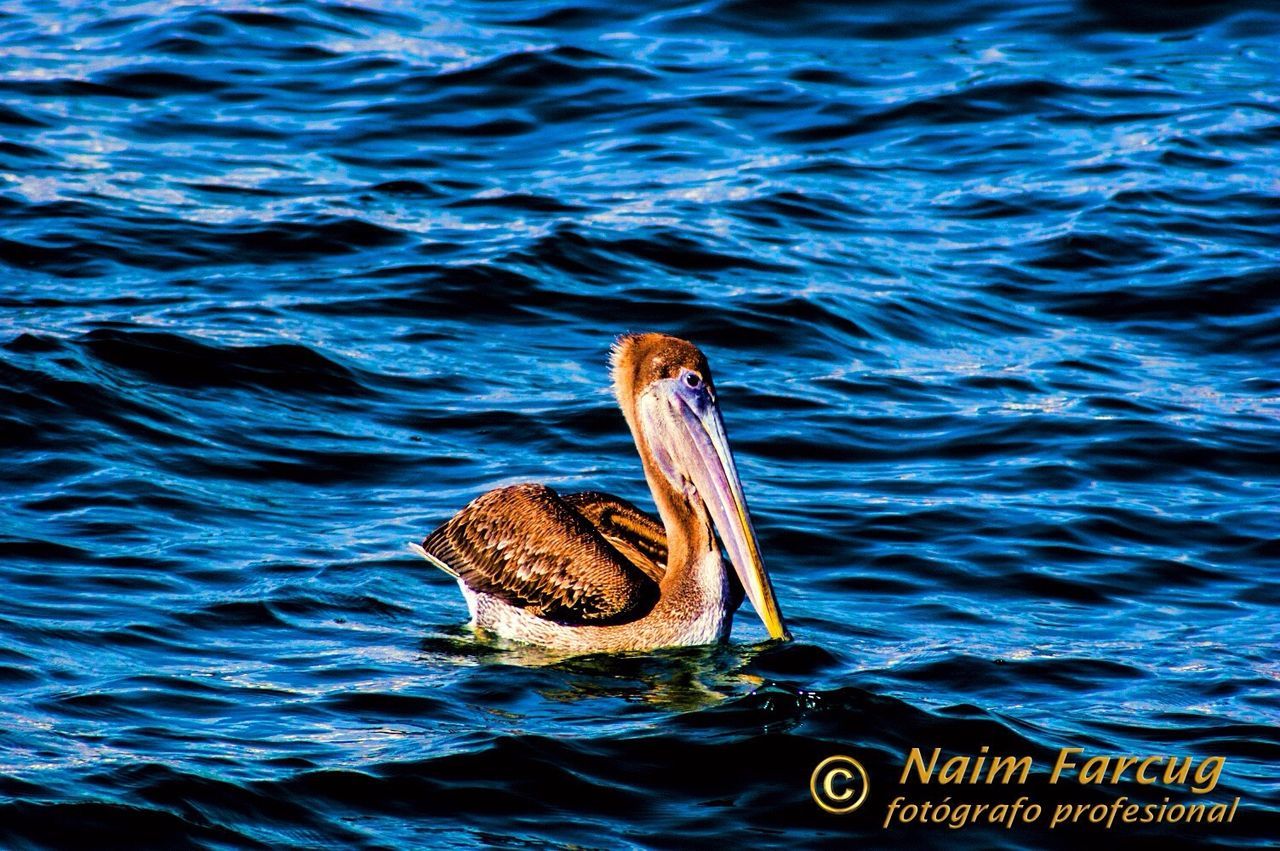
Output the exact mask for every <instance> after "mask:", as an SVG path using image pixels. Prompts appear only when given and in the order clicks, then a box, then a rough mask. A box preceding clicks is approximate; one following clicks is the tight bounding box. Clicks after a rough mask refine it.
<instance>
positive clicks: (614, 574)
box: [422, 484, 658, 625]
mask: <svg viewBox="0 0 1280 851" xmlns="http://www.w3.org/2000/svg"><path fill="white" fill-rule="evenodd" d="M632 509H633V510H635V509H634V507H632ZM422 548H423V549H424V550H426V552H427V553H428V554H429V555H430V556H431V557H432V559H433V561H438V562H441V563H442V565H443V566H447V568H448V570H449V571H450V572H451V573H453V574H454V575H456V576H457V577H458V579H459V580H460V581H461V582H463V583H465V584H466V586H467V587H468V588H470V589H471V590H472V591H476V592H478V593H483V594H490V595H493V596H495V597H498V598H500V599H502V600H503V601H504V602H506V603H508V604H510V605H512V606H516V607H518V608H521V609H525V610H526V611H528V612H529V613H530V614H533V615H536V616H538V617H541V618H546V619H547V620H550V621H555V622H556V623H562V624H567V625H586V624H595V625H603V624H612V623H624V622H626V621H629V620H633V619H635V618H638V617H641V616H643V615H644V614H645V613H647V612H648V611H649V609H651V608H652V607H653V604H654V602H656V601H657V598H658V585H657V583H656V582H655V581H654V580H653V579H651V578H650V577H649V576H648V575H647V573H648V571H646V570H642V569H641V568H639V567H637V566H636V565H635V564H633V563H632V562H631V561H629V560H628V559H627V558H626V557H625V556H624V555H622V554H621V553H620V552H619V551H618V550H617V549H615V548H614V547H613V546H611V545H610V543H609V541H608V540H607V539H606V537H604V536H603V535H602V534H601V533H600V532H599V531H598V530H597V529H596V528H595V527H594V525H593V524H592V523H591V522H589V520H588V519H587V518H586V517H584V516H583V515H582V514H580V513H579V512H578V511H576V510H575V509H574V508H573V507H572V506H571V505H569V504H567V502H566V501H565V500H563V499H561V498H560V496H559V495H558V494H556V492H555V491H553V490H551V489H550V488H548V487H545V486H543V485H533V484H528V485H513V486H511V487H506V488H499V489H497V490H492V491H489V492H488V493H486V494H484V495H483V496H480V497H479V498H477V499H476V500H475V501H473V502H472V503H471V504H470V505H468V506H467V507H466V508H464V509H462V510H461V511H459V512H458V513H457V514H455V515H454V516H453V517H452V518H450V519H449V521H448V522H446V523H445V524H444V525H443V526H441V527H440V528H438V529H436V530H435V531H434V532H432V533H431V534H430V535H428V536H427V539H426V540H425V541H423V542H422Z"/></svg>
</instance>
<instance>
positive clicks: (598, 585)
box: [411, 334, 790, 653]
mask: <svg viewBox="0 0 1280 851" xmlns="http://www.w3.org/2000/svg"><path fill="white" fill-rule="evenodd" d="M612 367H613V389H614V393H615V394H616V395H617V398H618V404H619V405H620V406H621V407H622V413H623V415H624V416H625V417H626V420H627V425H629V426H630V427H631V436H632V437H633V438H634V439H635V442H636V450H637V451H638V452H639V453H640V460H641V462H642V463H643V465H644V475H645V478H646V479H647V480H648V482H649V489H650V490H651V491H652V492H653V501H654V503H655V505H656V506H657V508H658V515H659V516H660V517H661V518H662V522H661V524H659V523H658V522H657V521H655V520H654V519H653V518H652V517H650V516H649V515H647V514H645V513H644V512H642V511H640V510H639V509H638V508H636V507H635V506H633V505H631V504H630V503H628V502H626V501H625V500H622V499H619V498H617V497H614V496H609V495H608V494H602V493H594V492H588V493H575V494H567V495H565V496H560V495H558V494H557V493H556V492H555V491H553V490H551V489H550V488H548V487H546V486H544V485H536V484H523V485H512V486H510V487H505V488H498V489H497V490H492V491H489V492H488V493H486V494H484V495H483V496H480V497H478V498H477V499H476V500H475V501H474V502H472V503H471V504H470V505H468V506H467V507H466V508H463V509H462V510H461V511H459V512H458V513H457V514H455V515H454V516H453V517H452V518H451V519H450V520H448V521H447V522H446V523H445V524H444V525H442V526H441V527H440V528H438V529H436V530H435V531H434V532H432V533H431V534H430V535H428V536H427V539H426V540H425V541H423V542H422V545H421V546H418V545H416V544H414V545H411V546H412V547H413V549H414V550H415V551H416V552H417V553H418V554H419V555H421V556H423V557H424V558H426V559H427V560H428V561H429V562H431V563H432V564H433V565H435V566H436V567H438V568H440V569H441V570H443V571H445V572H446V573H448V574H449V575H450V576H452V577H454V578H455V579H457V580H458V586H459V587H460V588H461V589H462V595H463V596H464V597H465V598H466V601H467V608H468V609H469V610H470V613H471V620H472V624H473V625H474V626H475V627H476V628H478V629H480V630H484V631H487V632H490V633H494V634H496V635H498V636H500V637H503V638H508V639H513V640H516V641H522V642H527V643H530V644H537V645H542V646H544V647H549V648H554V649H557V650H568V651H573V652H579V653H584V652H607V651H620V650H646V649H650V648H656V647H671V646H678V645H690V644H710V643H713V642H716V641H722V640H724V639H726V638H727V637H728V634H729V629H730V616H731V615H732V613H733V611H734V610H735V609H736V608H737V607H738V605H739V604H740V603H741V602H742V594H743V591H745V593H746V596H747V597H748V598H749V599H750V600H751V605H752V606H753V607H755V610H756V612H757V614H759V615H760V619H761V620H763V621H764V625H765V627H766V629H768V631H769V636H770V637H771V638H790V635H789V634H788V633H787V629H786V627H785V626H784V625H783V622H782V612H781V611H780V610H779V609H778V603H777V601H776V600H775V599H774V594H773V586H772V585H771V584H770V582H769V575H768V574H767V573H766V572H765V569H764V564H763V563H762V561H761V559H760V547H759V544H758V543H757V541H756V534H755V529H753V528H752V525H751V517H750V515H749V514H748V513H747V503H746V500H745V498H744V497H743V495H742V485H741V483H740V482H739V481H738V472H737V469H736V468H735V467H734V463H733V455H732V454H731V453H730V452H729V442H728V439H727V438H726V437H725V433H724V423H723V422H722V421H721V419H720V409H719V407H718V406H717V405H716V391H715V385H714V384H713V383H712V380H711V370H710V368H709V367H708V366H707V359H706V358H705V357H704V356H703V354H702V352H700V351H699V350H698V348H697V347H696V346H694V345H693V344H692V343H689V342H686V341H684V340H680V339H677V338H675V337H667V336H664V335H661V334H628V335H625V336H622V337H620V338H618V341H617V342H616V343H615V344H614V347H613V353H612ZM713 524H714V532H718V533H719V535H720V540H721V541H722V542H723V544H724V548H725V550H726V551H727V552H728V554H729V560H730V561H731V562H732V563H733V567H734V570H735V572H736V574H737V577H736V580H735V579H734V578H733V577H731V576H730V575H729V573H728V572H727V571H726V570H725V567H724V564H723V562H722V561H721V558H720V549H719V547H718V546H717V545H716V541H715V537H714V533H713ZM739 582H740V583H741V585H740V586H739Z"/></svg>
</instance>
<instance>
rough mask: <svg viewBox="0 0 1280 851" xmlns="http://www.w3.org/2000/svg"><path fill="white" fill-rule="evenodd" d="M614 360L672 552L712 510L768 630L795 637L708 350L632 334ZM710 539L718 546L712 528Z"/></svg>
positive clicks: (619, 389) (616, 385)
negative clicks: (687, 529)
mask: <svg viewBox="0 0 1280 851" xmlns="http://www.w3.org/2000/svg"><path fill="white" fill-rule="evenodd" d="M612 362H613V387H614V392H615V393H616V394H617V397H618V404H619V405H620V406H621V408H622V412H623V414H624V415H625V416H626V419H627V424H628V425H629V426H630V427H631V434H632V437H633V438H634V439H635V442H636V448H637V449H638V450H639V452H640V456H641V459H642V460H643V461H644V468H645V475H646V477H647V478H648V480H649V487H650V489H651V490H653V493H654V499H655V501H656V502H657V504H658V510H659V513H660V514H661V515H662V519H663V522H664V523H665V524H666V526H667V534H668V537H669V538H671V539H672V542H673V546H672V550H671V558H672V559H673V561H674V559H675V558H677V556H676V547H675V546H674V544H675V540H676V539H677V534H673V533H679V532H680V527H682V526H691V527H693V528H695V529H696V527H697V526H699V525H701V526H705V525H706V519H707V518H708V516H709V517H710V521H711V523H712V524H714V527H715V531H716V533H717V534H718V535H719V537H720V540H721V542H722V543H723V544H724V548H725V551H726V552H727V553H728V555H729V560H730V562H732V564H733V568H734V571H735V572H736V573H737V574H738V579H739V580H740V581H741V582H742V587H743V589H744V590H745V591H746V594H747V598H748V599H749V600H751V605H752V607H753V608H755V610H756V614H758V615H759V616H760V619H761V620H762V621H763V622H764V625H765V628H766V629H767V630H768V631H769V636H770V637H771V638H790V635H789V634H788V632H787V628H786V626H785V625H784V624H783V620H782V612H781V610H780V609H779V608H778V602H777V600H776V598H775V597H774V593H773V585H772V583H770V581H769V574H768V573H766V572H765V569H764V562H763V560H762V559H761V558H760V545H759V542H758V541H757V540H756V532H755V528H754V527H753V526H752V525H751V515H750V514H749V513H748V511H747V501H746V498H745V497H744V496H743V493H742V483H741V482H740V481H739V479H738V470H737V467H736V466H735V465H734V463H733V453H732V452H731V451H730V450H729V440H728V438H727V437H726V436H725V431H724V422H723V420H722V419H721V417H720V407H719V405H718V404H717V402H716V390H715V384H714V382H713V381H712V378H711V368H710V366H708V364H707V359H706V357H705V356H704V355H703V354H702V352H701V351H699V350H698V347H697V346H695V345H693V344H692V343H690V342H687V341H685V340H681V339H679V338H676V337H668V336H665V335H662V334H629V335H626V336H623V337H620V338H619V339H618V341H617V343H616V344H615V345H614V348H613V358H612ZM673 527H675V528H673ZM694 537H699V536H694ZM705 542H706V546H707V547H708V548H714V546H715V544H714V541H713V540H712V539H711V538H710V536H709V535H707V536H705Z"/></svg>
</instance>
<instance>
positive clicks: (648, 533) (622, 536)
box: [564, 491, 667, 582]
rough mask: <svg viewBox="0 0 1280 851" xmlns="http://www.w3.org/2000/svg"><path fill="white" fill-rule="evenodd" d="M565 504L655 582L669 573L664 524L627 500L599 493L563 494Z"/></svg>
mask: <svg viewBox="0 0 1280 851" xmlns="http://www.w3.org/2000/svg"><path fill="white" fill-rule="evenodd" d="M564 501H565V503H566V504H568V505H569V507H570V508H572V509H573V510H574V511H577V512H578V513H579V514H581V515H582V516H583V517H584V518H586V520H587V522H589V523H590V524H591V525H592V526H594V527H595V530H596V531H597V532H598V533H600V536H601V537H603V538H604V539H605V540H606V541H608V542H609V543H610V544H611V545H612V546H613V548H614V549H615V550H617V551H618V552H620V553H621V554H622V555H623V556H625V557H626V558H627V560H628V561H630V562H631V563H632V564H634V565H635V566H636V567H638V568H640V569H641V570H643V571H644V574H645V576H648V577H649V578H650V579H652V580H653V581H654V582H661V581H662V577H663V576H664V575H665V574H666V572H667V533H666V532H665V531H664V530H663V528H662V524H661V523H659V522H658V521H657V520H655V519H654V518H653V517H651V516H649V515H648V514H645V513H644V512H643V511H641V510H640V509H638V508H636V507H635V506H634V505H632V504H631V503H629V502H627V501H626V500H625V499H619V498H618V497H616V496H612V495H610V494H607V493H600V492H599V491H583V492H581V493H570V494H565V495H564Z"/></svg>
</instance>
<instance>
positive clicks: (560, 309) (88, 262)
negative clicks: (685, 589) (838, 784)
mask: <svg viewBox="0 0 1280 851" xmlns="http://www.w3.org/2000/svg"><path fill="white" fill-rule="evenodd" d="M641 6H643V11H633V7H632V6H631V5H629V4H625V3H588V2H581V1H580V0H575V2H572V3H570V4H563V3H558V4H546V3H539V2H532V0H506V1H504V2H485V3H462V4H430V3H409V2H375V3H362V4H358V5H341V4H337V3H322V2H314V0H298V2H288V3H279V4H270V5H266V6H248V5H234V4H208V5H206V6H203V7H198V6H186V5H174V4H169V3H155V2H142V3H117V4H111V6H110V8H109V9H108V10H106V11H103V10H102V9H99V8H90V7H87V6H82V5H80V4H76V3H56V2H39V0H17V2H12V3H9V4H7V6H6V8H5V10H4V11H3V12H0V223H2V227H0V263H2V264H3V270H2V272H0V441H2V443H3V446H4V457H5V465H4V466H5V473H4V477H3V484H0V576H2V577H3V583H4V587H5V588H6V593H5V594H4V595H2V596H0V683H2V684H3V688H2V689H0V719H3V720H2V723H0V742H2V743H3V744H2V746H0V837H2V838H3V841H4V843H5V844H6V845H8V846H11V847H12V846H14V845H17V846H19V847H22V846H24V845H35V846H40V845H42V844H53V845H70V844H77V843H79V844H85V843H91V844H100V843H101V842H102V841H103V839H102V838H103V837H104V836H111V837H120V840H119V841H121V842H124V841H125V839H124V838H125V837H127V838H128V841H129V843H130V844H133V845H141V846H148V845H150V846H157V847H182V846H196V847H204V848H226V847H268V846H269V847H297V848H304V847H316V846H326V845H327V846H342V847H437V846H440V847H446V846H453V847H474V846H475V845H476V844H478V843H484V844H496V845H507V846H512V845H522V844H527V843H536V844H552V845H556V846H568V845H573V846H579V847H589V848H617V847H625V846H638V847H644V846H658V847H687V846H689V845H691V844H692V845H703V844H717V845H721V846H723V845H725V844H732V845H733V846H735V847H757V846H766V845H771V844H777V843H782V842H785V843H786V844H788V845H800V846H817V845H824V844H848V843H852V842H861V843H864V844H865V843H868V842H869V843H872V844H875V843H879V842H885V841H894V842H900V841H907V842H912V843H936V844H946V843H955V842H965V841H967V842H969V843H971V844H973V845H975V846H979V847H990V846H991V845H992V844H993V843H1003V844H1006V845H1010V846H1017V845H1020V844H1028V843H1029V844H1036V845H1044V844H1046V843H1050V842H1053V841H1058V837H1057V836H1056V835H1047V834H1036V833H1031V832H1026V831H1022V832H1016V831H988V832H980V831H957V832H952V831H946V830H945V829H929V830H925V831H917V832H914V833H912V832H907V831H905V829H904V832H902V833H900V834H886V833H884V832H883V831H881V830H880V829H879V826H878V824H877V823H876V819H875V818H874V817H873V816H872V815H868V813H870V812H871V811H873V810H876V809H880V810H881V811H882V810H883V803H884V800H885V799H886V797H887V795H888V792H889V789H890V786H891V783H890V780H891V778H893V777H894V776H895V775H896V773H897V772H898V771H899V770H900V766H901V760H902V755H903V753H904V752H905V750H906V749H907V748H909V747H911V746H921V747H924V748H932V747H935V746H936V747H943V748H945V749H947V750H948V752H973V751H975V750H976V749H977V748H978V747H979V746H981V745H989V746H991V747H992V748H993V749H994V748H1000V749H1001V751H1000V752H1003V753H1013V754H1022V753H1028V754H1034V755H1036V757H1037V760H1041V759H1043V760H1050V759H1051V757H1052V754H1054V753H1056V751H1057V749H1058V748H1060V747H1064V746H1075V747H1086V748H1088V749H1090V750H1091V751H1096V752H1100V753H1165V752H1169V753H1179V754H1182V753H1186V754H1194V755H1197V756H1198V757H1204V756H1207V755H1214V754H1220V755H1225V756H1226V757H1227V758H1228V763H1227V768H1226V770H1225V771H1224V773H1223V777H1222V781H1221V784H1220V788H1219V789H1217V790H1215V792H1214V793H1212V794H1211V795H1210V796H1207V798H1208V799H1210V800H1213V801H1218V800H1230V799H1231V798H1233V797H1234V796H1237V795H1239V796H1241V797H1242V799H1243V803H1242V812H1241V815H1240V816H1239V817H1238V818H1237V820H1236V822H1235V823H1234V824H1233V825H1232V826H1231V828H1230V829H1226V828H1218V829H1214V828H1210V827H1208V826H1196V827H1188V828H1183V829H1179V830H1175V831H1164V832H1162V831H1160V830H1156V829H1151V830H1144V831H1141V832H1137V831H1134V832H1132V833H1131V834H1130V836H1136V837H1138V838H1142V837H1148V838H1150V837H1159V836H1163V837H1164V838H1165V840H1166V841H1168V842H1174V843H1177V842H1180V841H1181V842H1188V843H1189V842H1201V841H1205V842H1208V841H1212V842H1217V843H1220V844H1223V845H1261V844H1265V843H1266V842H1268V841H1269V840H1273V839H1274V837H1275V836H1276V835H1278V834H1280V825H1278V824H1277V820H1276V817H1275V809H1276V805H1277V803H1278V802H1280V782H1278V780H1277V774H1276V770H1275V769H1276V764H1277V762H1276V761H1277V757H1278V756H1280V737H1278V736H1277V733H1276V722H1277V719H1278V718H1280V698H1278V692H1277V688H1276V681H1277V678H1278V677H1280V662H1278V660H1280V652H1277V651H1278V647H1277V639H1276V636H1277V627H1278V626H1280V617H1278V616H1277V611H1278V609H1277V605H1278V604H1280V587H1278V585H1277V579H1276V576H1277V574H1276V570H1277V568H1278V567H1280V525H1278V524H1277V519H1276V518H1277V510H1278V509H1280V492H1278V491H1277V484H1278V483H1280V448H1278V447H1280V426H1278V421H1277V416H1278V415H1280V253H1278V252H1277V243H1276V234H1277V233H1278V232H1280V191H1278V189H1280V166H1278V165H1277V162H1278V161H1277V158H1276V154H1275V151H1276V147H1277V144H1280V85H1278V84H1280V55H1278V50H1277V44H1280V15H1277V14H1276V13H1275V11H1274V10H1273V9H1271V8H1270V6H1269V4H1263V3H1256V4H1255V3H1228V2H1222V3H1158V4H1157V3H1138V4H1125V10H1124V11H1122V12H1115V11H1112V10H1111V8H1110V6H1111V4H1102V3H1092V2H1078V3H1077V2H1065V0H1064V2H1049V1H1048V0H1046V2H1030V3H1013V2H977V0H974V2H968V0H953V1H952V2H947V3H918V4H906V5H903V4H890V3H874V2H873V3H859V4H852V5H846V4H835V3H831V4H828V3H819V2H788V3H786V4H774V3H764V2H753V0H719V2H703V3H683V2H681V3H676V2H657V3H646V4H641ZM635 8H637V9H638V8H640V7H639V6H637V7H635ZM627 330H660V331H664V332H668V333H673V334H678V335H681V336H684V337H687V338H689V339H692V340H694V341H696V342H697V343H698V344H700V345H701V346H702V347H703V348H704V349H705V351H706V352H707V353H708V355H709V357H710V359H711V362H712V364H713V367H714V369H715V371H716V374H717V380H718V384H719V388H720V395H721V400H722V404H723V407H724V412H725V419H726V423H727V427H728V431H729V435H730V438H731V440H732V442H733V445H734V447H735V449H736V452H737V457H738V465H739V468H740V472H741V474H742V478H743V479H744V483H745V487H746V490H747V493H748V497H749V499H750V502H751V505H752V508H753V512H754V516H755V523H756V527H757V529H758V531H759V534H760V537H761V542H762V547H763V550H764V553H765V556H766V560H767V563H768V564H769V566H770V568H771V571H772V573H773V576H774V581H775V584H776V586H777V589H778V596H779V599H780V601H781V603H782V606H783V609H784V611H785V612H786V614H787V615H788V618H789V621H790V624H791V626H792V629H793V631H794V633H795V635H796V638H797V640H796V641H795V642H794V643H793V644H791V645H789V646H774V645H768V644H765V643H763V639H764V637H765V636H764V632H763V629H762V627H761V626H760V625H759V623H758V621H757V620H756V619H755V617H754V615H753V614H752V613H751V612H750V611H749V610H745V611H743V612H741V613H740V614H739V616H738V618H737V624H736V627H735V631H734V643H733V644H732V645H730V646H727V647H721V648H702V649H691V650H685V651H678V652H671V653H659V654H652V655H645V656H638V657H625V658H619V659H580V660H569V661H564V660H554V659H546V658H541V657H539V656H538V654H536V653H534V654H529V653H513V652H504V651H501V650H498V649H495V648H491V647H485V646H480V645H476V644H475V643H474V642H473V641H472V640H471V639H470V638H469V637H468V636H467V634H466V632H465V630H463V629H462V623H463V621H464V620H465V607H464V605H463V602H462V599H461V597H460V596H459V594H458V592H457V590H456V588H455V587H454V586H453V585H452V584H451V582H450V581H449V580H448V578H447V577H445V576H443V575H441V574H439V573H437V572H435V571H432V570H431V569H430V568H429V567H427V566H426V565H425V564H423V563H422V562H421V561H420V560H418V559H416V558H415V557H414V556H412V554H411V553H409V552H408V551H407V550H406V548H405V543H406V542H407V541H410V540H420V539H421V538H422V537H423V536H424V534H425V533H426V532H428V531H429V530H430V529H431V528H433V527H434V526H435V525H436V524H437V523H439V522H441V521H442V520H444V519H445V518H447V517H448V516H449V515H450V514H451V513H452V512H454V511H456V510H457V509H458V508H460V507H461V506H462V505H464V504H465V503H466V502H467V501H469V500H470V499H471V498H473V497H474V496H476V495H478V494H479V493H481V492H483V491H484V490H486V489H488V488H491V487H495V486H499V485H503V484H509V483H514V482H519V481H542V482H546V483H548V484H550V485H551V486H552V487H555V488H558V489H563V490H572V489H584V488H596V489H602V490H606V491H610V492H613V493H617V494H619V495H621V496H624V497H626V498H629V499H632V500H634V501H637V502H640V503H642V504H644V503H647V501H648V496H647V493H646V490H645V487H644V483H643V479H642V477H641V475H640V470H639V465H638V461H637V459H636V457H635V453H634V448H633V447H632V445H631V442H630V439H629V436H628V434H627V431H626V428H625V424H624V423H623V421H622V418H621V415H620V414H619V413H618V412H617V410H616V408H615V406H614V403H613V401H612V399H611V396H610V393H609V389H608V382H607V376H606V372H605V359H606V354H607V349H608V346H609V344H610V342H611V340H612V338H613V336H614V335H615V334H617V333H620V332H623V331H627ZM840 752H855V753H858V754H859V755H860V756H861V758H862V759H864V761H865V762H866V763H867V765H868V768H869V770H870V772H871V774H872V776H873V778H875V779H876V780H877V781H882V782H879V785H878V786H877V787H876V791H875V795H874V796H873V802H872V804H871V805H869V806H868V812H865V813H860V814H857V815H854V816H849V817H847V818H844V819H839V818H835V817H829V816H826V815H825V814H823V813H821V812H820V811H818V809H817V808H816V806H815V805H814V804H813V802H812V801H810V800H809V796H808V792H807V789H806V785H807V782H808V777H809V773H810V771H811V770H812V768H813V766H814V765H815V764H816V763H817V762H818V760H819V759H821V758H823V757H825V756H827V755H829V754H831V753H840ZM1129 791H1130V792H1132V793H1133V794H1135V795H1147V796H1148V798H1149V799H1154V800H1156V801H1159V795H1163V794H1175V796H1176V791H1175V792H1169V790H1163V789H1161V790H1159V795H1157V793H1156V791H1155V790H1152V789H1149V788H1144V789H1138V790H1136V791H1134V790H1129ZM1052 794H1053V795H1054V796H1056V797H1055V798H1053V799H1052V800H1057V799H1059V798H1063V797H1067V798H1072V799H1080V800H1106V799H1107V798H1106V794H1109V792H1105V791H1101V790H1099V791H1094V790H1081V789H1073V790H1071V793H1070V795H1066V794H1065V793H1062V792H1060V791H1055V792H1053V793H1052ZM1184 797H1185V796H1184ZM1179 800H1181V799H1180V798H1179ZM1087 835H1088V836H1094V837H1096V836H1098V835H1100V834H1098V833H1097V832H1094V833H1091V834H1087ZM1061 841H1063V842H1066V841H1067V840H1065V839H1062V840H1061ZM1072 841H1073V842H1078V841H1079V837H1078V836H1077V837H1076V838H1075V839H1073V840H1072Z"/></svg>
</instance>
